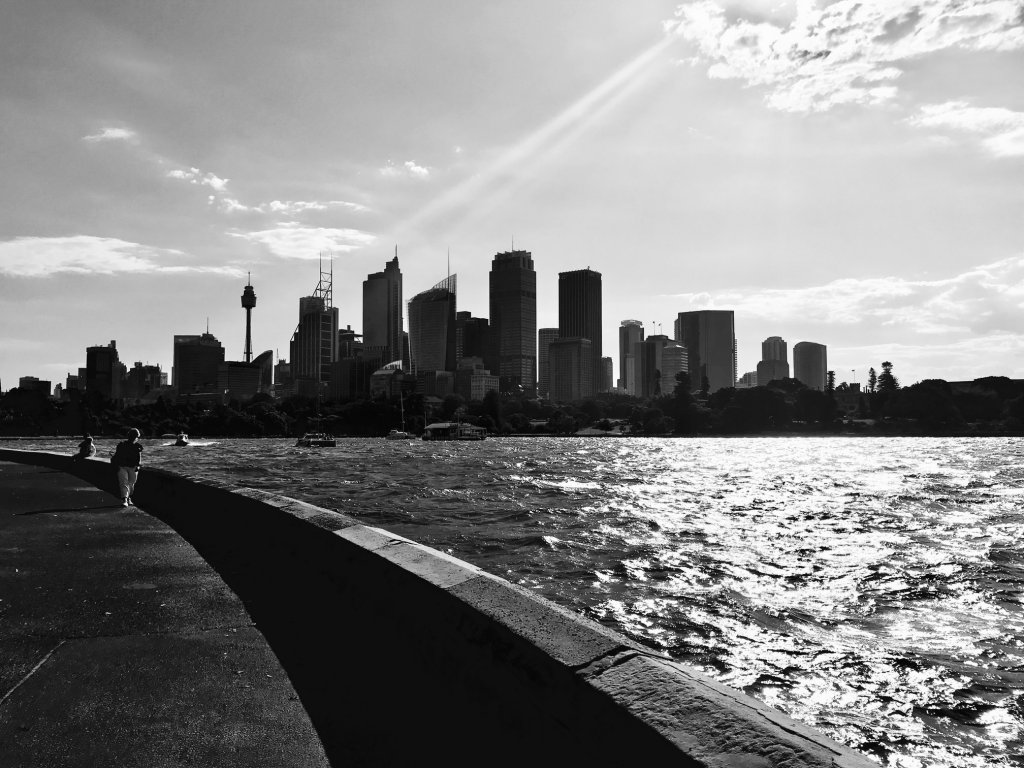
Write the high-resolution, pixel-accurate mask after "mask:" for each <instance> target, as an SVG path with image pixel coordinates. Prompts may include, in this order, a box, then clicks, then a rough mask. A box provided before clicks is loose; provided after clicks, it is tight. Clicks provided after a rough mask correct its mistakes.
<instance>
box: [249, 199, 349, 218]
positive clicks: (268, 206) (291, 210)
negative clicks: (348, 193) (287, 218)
mask: <svg viewBox="0 0 1024 768" xmlns="http://www.w3.org/2000/svg"><path fill="white" fill-rule="evenodd" d="M331 208H347V209H348V210H350V211H357V212H362V211H367V210H369V209H368V208H367V207H366V206H365V205H360V204H359V203H350V202H348V201H346V200H324V201H319V200H284V201H282V200H271V201H270V202H269V203H264V204H263V205H260V206H258V207H257V209H256V210H259V211H266V212H270V213H285V214H288V215H295V214H298V213H305V212H306V211H326V210H329V209H331Z"/></svg>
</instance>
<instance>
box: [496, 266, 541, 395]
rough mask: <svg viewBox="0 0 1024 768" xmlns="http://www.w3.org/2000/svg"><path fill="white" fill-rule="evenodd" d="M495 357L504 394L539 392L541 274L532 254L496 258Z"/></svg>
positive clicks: (497, 372)
mask: <svg viewBox="0 0 1024 768" xmlns="http://www.w3.org/2000/svg"><path fill="white" fill-rule="evenodd" d="M490 313H491V315H490V321H491V353H490V355H489V356H488V358H489V359H487V360H486V364H487V366H488V367H489V368H490V370H491V373H493V374H497V375H498V379H499V381H500V382H501V384H500V386H501V389H502V391H505V392H508V391H523V392H529V393H532V392H534V391H535V390H536V388H537V348H536V346H535V345H536V338H537V273H536V272H535V271H534V270H533V256H532V254H531V253H530V252H529V251H508V252H505V253H497V254H495V255H494V261H493V262H492V263H491V274H490Z"/></svg>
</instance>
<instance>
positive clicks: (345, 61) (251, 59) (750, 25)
mask: <svg viewBox="0 0 1024 768" xmlns="http://www.w3.org/2000/svg"><path fill="white" fill-rule="evenodd" d="M0 115H2V120H0V180H2V183H0V389H3V390H6V389H9V388H11V387H14V386H17V379H18V378H19V377H21V376H36V377H38V378H41V379H49V380H51V381H53V383H59V382H63V381H64V379H65V376H66V375H67V374H68V373H69V372H70V373H74V372H76V370H77V369H78V368H79V367H84V365H85V348H86V347H87V346H93V345H102V344H107V343H109V341H111V340H116V341H117V348H118V350H119V352H120V356H121V360H122V362H125V363H126V364H127V365H128V366H129V367H130V366H132V365H133V363H134V362H136V361H139V362H143V363H148V364H159V365H160V366H161V367H162V368H163V369H164V370H165V371H168V372H170V368H171V362H172V355H173V336H174V335H175V334H198V333H202V332H204V331H205V330H207V328H209V331H210V332H211V333H213V334H214V335H215V336H216V337H217V338H218V339H220V341H221V342H222V343H223V344H224V346H225V349H226V356H227V359H229V360H240V359H242V353H243V347H244V341H245V317H244V311H243V310H242V308H241V304H240V297H241V294H242V289H243V287H244V286H245V284H246V281H247V280H248V279H249V276H250V275H251V280H252V285H253V286H254V287H255V292H256V295H257V299H258V301H257V305H256V308H255V309H254V310H253V316H252V325H253V331H252V333H253V347H254V350H255V352H256V353H259V352H261V351H262V350H265V349H273V350H279V351H280V354H281V355H282V356H284V357H287V356H288V341H289V339H290V337H291V334H292V332H293V330H294V329H295V326H296V323H297V321H298V300H299V297H301V296H306V295H310V294H311V293H313V290H314V289H315V288H316V286H317V283H318V281H319V279H320V268H321V266H320V262H321V260H322V263H323V264H324V268H325V269H326V270H332V271H333V287H334V290H333V295H334V304H335V306H337V307H339V311H340V318H341V323H342V326H346V325H347V326H351V327H352V328H353V329H355V330H356V331H357V332H358V331H361V327H360V326H361V324H362V303H361V295H362V281H363V280H364V279H365V278H366V276H367V274H369V273H372V272H377V271H380V270H382V269H383V268H384V265H385V263H386V262H387V261H388V260H389V259H390V258H392V257H393V256H394V254H395V251H396V248H397V253H398V257H399V263H400V265H401V269H402V273H403V280H404V291H405V299H406V300H408V299H410V298H412V296H413V295H415V294H416V293H418V292H420V291H422V290H425V289H427V288H429V287H430V286H432V285H434V284H435V283H437V282H439V281H440V280H441V279H443V278H444V277H445V275H446V274H447V273H448V269H449V267H448V264H449V262H450V265H451V267H450V268H451V272H453V273H455V274H457V275H458V308H459V309H460V310H468V311H470V312H472V313H473V314H474V315H475V316H481V317H486V316H487V314H488V299H487V285H488V272H489V269H490V264H491V261H492V259H493V257H494V254H495V253H498V252H502V251H507V250H510V249H511V248H513V247H515V248H516V249H523V250H528V251H531V252H532V254H533V259H534V266H535V268H536V271H537V301H538V327H555V326H557V325H558V308H557V286H558V273H559V272H563V271H568V270H574V269H582V268H588V267H589V268H590V269H593V270H596V271H598V272H600V273H601V274H602V282H603V315H604V326H603V335H604V350H603V353H604V354H605V355H606V356H610V357H612V358H614V359H615V361H616V370H617V366H618V349H617V338H618V330H617V329H618V326H619V324H620V323H621V321H623V320H626V319H636V320H640V321H641V322H643V323H644V326H645V328H646V331H647V333H648V334H651V333H656V332H661V333H665V334H667V335H669V336H671V335H672V333H673V322H674V320H675V318H676V315H677V314H678V313H679V312H683V311H689V310H694V309H731V310H734V311H735V318H736V336H737V342H738V361H739V365H738V368H739V371H738V372H739V374H740V375H742V374H743V373H744V372H746V371H752V370H754V369H755V368H756V365H757V361H758V360H759V359H760V354H761V342H762V341H763V340H764V339H765V338H767V337H769V336H781V337H783V338H784V339H785V340H786V341H787V342H788V344H789V348H790V354H792V348H793V346H794V345H795V344H796V343H797V342H799V341H814V342H817V343H821V344H825V345H827V347H828V367H829V368H830V369H832V370H835V371H836V378H837V381H840V382H842V381H859V382H861V383H864V382H866V380H867V373H868V369H869V367H874V368H875V369H876V370H880V368H881V363H882V362H883V361H890V362H892V363H893V373H894V374H895V375H896V376H897V378H898V379H899V380H900V381H901V382H902V383H904V384H910V383H913V382H915V381H919V380H922V379H928V378H943V379H947V380H950V381H955V380H965V379H972V378H977V377H980V376H988V375H1001V376H1010V377H1013V378H1024V335H1022V333H1024V332H1022V329H1024V227H1022V224H1024V215H1022V214H1024V3H1022V2H1020V0H1012V1H1011V0H837V1H835V2H829V1H828V0H817V1H815V0H790V1H789V2H786V1H785V0H772V1H770V2H764V1H762V0H692V1H690V2H682V3H680V2H679V0H674V1H673V2H664V1H662V0H629V2H623V1H622V0H516V2H514V3H511V2H510V3H498V2H490V3H483V2H479V0H431V1H429V2H428V1H426V0H375V1H374V2H372V3H371V2H343V1H342V0H337V1H336V2H327V1H326V0H317V1H314V0H295V1H293V2H289V3H280V2H268V1H266V0H218V1H217V2H198V1H196V0H191V1H189V2H184V1H183V0H163V1H162V2H160V3H139V2H134V1H132V2H128V1H127V0H104V1H102V2H100V1H99V0H78V1H77V2H75V3H67V2H64V1H63V0H5V2H4V3H2V4H0Z"/></svg>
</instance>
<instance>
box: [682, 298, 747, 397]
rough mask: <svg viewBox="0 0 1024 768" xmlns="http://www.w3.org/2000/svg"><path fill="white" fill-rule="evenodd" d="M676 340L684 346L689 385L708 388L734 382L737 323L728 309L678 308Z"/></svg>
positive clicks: (714, 390)
mask: <svg viewBox="0 0 1024 768" xmlns="http://www.w3.org/2000/svg"><path fill="white" fill-rule="evenodd" d="M675 337H676V341H678V342H679V343H680V344H682V345H683V346H684V347H686V352H687V356H688V366H689V372H690V386H691V387H693V388H694V389H695V390H698V389H704V385H705V383H706V384H707V388H708V391H709V392H716V391H718V390H719V389H726V388H728V387H735V386H736V326H735V320H734V316H733V312H732V310H731V309H701V310H696V311H693V312H680V313H679V315H678V316H677V317H676V322H675Z"/></svg>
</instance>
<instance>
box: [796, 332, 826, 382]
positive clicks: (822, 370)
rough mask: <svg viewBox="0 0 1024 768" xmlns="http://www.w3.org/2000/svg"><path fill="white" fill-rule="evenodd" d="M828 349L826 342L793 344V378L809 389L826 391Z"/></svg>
mask: <svg viewBox="0 0 1024 768" xmlns="http://www.w3.org/2000/svg"><path fill="white" fill-rule="evenodd" d="M827 375H828V351H827V350H826V348H825V345H824V344H817V343H815V342H813V341H801V342H799V343H797V344H795V345H794V346H793V378H795V379H797V380H798V381H799V382H800V383H801V384H803V385H804V386H805V387H807V388H809V389H816V390H818V391H819V392H824V391H825V381H826V378H827Z"/></svg>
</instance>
